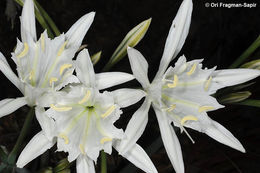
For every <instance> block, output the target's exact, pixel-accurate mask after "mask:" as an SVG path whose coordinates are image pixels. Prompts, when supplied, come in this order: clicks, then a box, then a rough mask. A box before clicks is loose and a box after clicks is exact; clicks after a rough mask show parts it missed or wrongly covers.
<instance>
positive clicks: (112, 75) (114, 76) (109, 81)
mask: <svg viewBox="0 0 260 173" xmlns="http://www.w3.org/2000/svg"><path fill="white" fill-rule="evenodd" d="M95 77H96V86H97V88H98V89H99V90H102V89H106V88H109V87H113V86H115V85H119V84H122V83H125V82H128V81H130V80H133V79H134V76H133V75H131V74H128V73H123V72H104V73H98V74H96V76H95Z"/></svg>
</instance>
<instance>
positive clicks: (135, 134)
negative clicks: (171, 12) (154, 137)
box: [119, 0, 260, 173]
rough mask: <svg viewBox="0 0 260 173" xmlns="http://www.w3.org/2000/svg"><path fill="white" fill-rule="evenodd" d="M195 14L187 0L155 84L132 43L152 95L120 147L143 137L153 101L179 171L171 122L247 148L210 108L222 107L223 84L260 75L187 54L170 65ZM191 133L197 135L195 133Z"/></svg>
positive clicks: (137, 72) (132, 57) (134, 61)
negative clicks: (205, 65) (204, 62)
mask: <svg viewBox="0 0 260 173" xmlns="http://www.w3.org/2000/svg"><path fill="white" fill-rule="evenodd" d="M191 13H192V1H191V0H184V1H183V3H182V5H181V7H180V9H179V10H178V13H177V15H176V17H175V19H174V20H173V22H172V26H171V28H170V31H169V34H168V37H167V40H166V43H165V48H164V52H163V56H162V59H161V62H160V66H159V70H158V72H157V74H156V76H155V78H154V79H153V81H152V82H151V83H150V82H149V79H148V76H147V72H148V63H147V61H146V60H145V58H144V57H143V56H142V54H141V53H140V52H139V51H137V50H135V49H134V48H128V56H129V61H130V64H131V68H132V71H133V74H134V76H135V77H136V79H137V80H138V81H139V82H140V84H141V85H142V87H143V89H144V91H146V93H147V97H146V99H145V101H144V103H143V104H142V106H141V107H140V108H139V109H138V110H137V111H136V112H135V113H134V115H133V117H132V118H131V120H130V122H129V124H128V126H127V128H126V131H125V133H126V136H127V138H126V139H125V140H123V141H122V142H121V144H120V146H119V152H120V153H124V152H127V151H128V150H129V149H131V147H132V146H133V144H134V143H135V142H136V141H137V140H138V139H139V137H140V136H141V135H142V133H143V131H144V129H145V127H146V124H147V121H148V111H149V108H150V105H151V104H152V107H153V108H154V110H155V113H156V117H157V119H158V123H159V127H160V132H161V136H162V140H163V143H164V146H165V149H166V152H167V154H168V157H169V159H170V161H171V163H172V165H173V167H174V169H175V171H176V172H178V173H183V172H184V164H183V158H182V152H181V146H180V143H179V140H178V138H177V136H176V134H175V131H174V130H173V127H172V123H173V124H174V125H175V126H178V127H180V129H181V131H184V132H185V133H186V134H187V135H188V136H189V134H188V133H187V131H186V130H185V127H188V128H192V129H194V130H197V131H199V132H203V133H206V134H207V135H208V136H210V137H212V138H214V139H215V140H217V141H219V142H221V143H223V144H225V145H228V146H230V147H232V148H235V149H237V150H239V151H241V152H245V149H244V148H243V146H242V145H241V144H240V142H239V141H238V140H237V139H236V138H235V137H234V136H233V135H232V134H231V133H230V132H229V131H228V130H227V129H226V128H224V127H223V126H222V125H220V124H219V123H217V122H216V121H214V120H212V119H211V118H209V117H208V116H207V112H208V111H212V110H216V109H219V108H222V107H223V106H222V105H220V104H219V103H218V102H217V101H216V99H215V98H214V97H212V96H210V95H211V94H213V93H215V92H216V91H217V90H218V89H220V88H223V87H226V86H232V85H236V84H240V83H243V82H246V81H248V80H251V79H254V78H256V77H257V76H259V75H260V72H259V71H258V70H251V69H231V70H215V68H212V69H207V68H205V69H203V68H202V64H201V62H202V60H193V61H189V62H186V58H185V57H184V56H182V57H180V58H179V59H178V61H177V62H176V63H175V67H169V68H168V70H166V69H167V67H168V65H169V63H170V62H171V61H172V59H174V58H175V57H176V56H177V54H178V53H179V51H180V50H181V47H182V46H183V44H184V42H185V39H186V37H187V35H188V31H189V26H190V21H191ZM189 138H190V139H191V140H192V138H191V137H190V136H189ZM192 141H193V140H192Z"/></svg>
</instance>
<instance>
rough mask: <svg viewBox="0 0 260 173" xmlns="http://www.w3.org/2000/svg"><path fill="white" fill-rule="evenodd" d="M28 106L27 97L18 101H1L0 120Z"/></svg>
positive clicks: (17, 99)
mask: <svg viewBox="0 0 260 173" xmlns="http://www.w3.org/2000/svg"><path fill="white" fill-rule="evenodd" d="M26 104H27V101H26V98H25V97H18V98H16V99H4V100H1V101H0V118H1V117H3V116H5V115H8V114H10V113H12V112H14V111H16V110H17V109H19V108H20V107H22V106H24V105H26Z"/></svg>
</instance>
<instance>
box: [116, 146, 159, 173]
mask: <svg viewBox="0 0 260 173" xmlns="http://www.w3.org/2000/svg"><path fill="white" fill-rule="evenodd" d="M114 147H115V149H116V150H117V151H118V150H119V148H118V147H116V146H114ZM122 156H123V157H125V158H126V159H127V160H129V161H130V162H132V163H133V164H134V165H135V166H136V167H138V168H140V169H142V170H143V171H144V172H147V173H156V172H157V170H156V168H155V166H154V165H153V162H152V161H151V159H150V158H149V157H148V155H147V154H146V152H145V151H144V150H143V149H142V147H140V146H139V145H138V144H135V145H134V146H133V147H132V148H131V149H130V150H129V151H128V152H127V153H125V154H123V155H122Z"/></svg>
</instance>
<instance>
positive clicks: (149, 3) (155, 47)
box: [0, 0, 260, 173]
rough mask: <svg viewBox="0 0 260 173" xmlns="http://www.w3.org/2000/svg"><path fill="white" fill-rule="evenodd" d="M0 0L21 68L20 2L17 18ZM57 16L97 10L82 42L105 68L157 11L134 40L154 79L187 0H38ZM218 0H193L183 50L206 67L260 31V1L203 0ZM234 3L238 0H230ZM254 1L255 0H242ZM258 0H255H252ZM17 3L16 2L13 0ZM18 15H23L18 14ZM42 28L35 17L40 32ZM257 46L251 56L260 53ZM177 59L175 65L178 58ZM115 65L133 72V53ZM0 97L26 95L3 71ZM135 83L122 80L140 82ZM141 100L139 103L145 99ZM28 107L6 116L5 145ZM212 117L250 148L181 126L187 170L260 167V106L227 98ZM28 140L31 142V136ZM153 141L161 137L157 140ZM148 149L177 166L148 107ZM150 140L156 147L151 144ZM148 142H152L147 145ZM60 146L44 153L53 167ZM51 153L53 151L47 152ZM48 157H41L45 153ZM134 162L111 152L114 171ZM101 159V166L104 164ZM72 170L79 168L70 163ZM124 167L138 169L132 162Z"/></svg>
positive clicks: (3, 25) (6, 49)
mask: <svg viewBox="0 0 260 173" xmlns="http://www.w3.org/2000/svg"><path fill="white" fill-rule="evenodd" d="M7 1H9V3H10V1H12V0H6V1H5V0H1V1H0V51H1V52H2V53H3V54H4V55H5V56H6V58H7V59H8V62H9V63H10V64H11V66H12V67H13V69H15V66H14V63H13V62H12V60H11V59H10V56H11V55H10V53H11V52H12V50H13V48H14V46H15V45H16V37H18V38H20V23H19V16H20V14H21V8H18V7H19V6H18V5H15V6H12V7H14V9H13V11H11V12H10V14H13V22H11V20H7V16H6V14H5V10H6V2H7ZM38 2H39V3H40V4H41V5H42V6H43V8H44V9H45V10H46V11H47V12H48V14H49V15H50V16H51V17H52V19H53V20H54V21H55V23H56V25H57V26H58V28H59V29H60V31H62V32H66V31H67V30H68V29H69V27H70V26H71V25H72V24H73V23H74V22H76V20H77V19H79V18H80V17H81V16H82V15H84V14H86V13H88V12H90V11H96V16H95V20H94V22H93V24H92V26H91V28H90V30H89V31H88V33H87V35H86V37H85V39H84V41H83V44H88V49H89V52H90V54H94V53H96V52H98V51H100V50H102V58H101V61H100V62H99V63H98V64H97V65H96V66H95V70H96V72H100V70H101V69H102V68H103V66H104V64H105V63H106V62H107V61H108V59H109V57H110V56H111V55H112V53H113V51H114V50H115V49H116V47H117V46H118V45H119V43H120V42H121V40H122V39H123V38H124V36H125V35H126V34H127V32H128V31H129V30H131V28H133V27H134V26H136V25H137V24H139V23H140V22H142V21H143V20H146V19H148V18H150V17H152V23H151V25H150V28H149V30H148V32H147V34H146V36H145V37H144V39H143V40H142V41H141V42H140V43H139V44H138V45H137V46H136V48H137V49H138V50H140V51H141V52H142V54H143V55H144V56H145V57H146V59H147V61H148V63H149V78H150V79H152V78H153V77H154V75H155V73H156V71H157V69H158V67H159V62H160V58H161V55H162V52H163V47H164V43H165V40H166V37H167V34H168V30H169V28H170V25H171V22H172V20H173V19H174V17H175V15H176V12H177V10H178V8H179V6H180V4H181V2H182V1H181V0H161V1H158V0H74V1H72V0H39V1H38ZM206 2H209V3H212V2H220V1H195V0H194V7H193V14H192V22H191V27H190V32H189V35H188V37H187V39H186V42H185V45H184V47H183V49H182V51H181V52H180V54H179V55H182V54H185V55H186V57H187V59H188V60H192V59H200V58H204V65H205V66H207V67H213V66H215V65H217V66H218V69H223V68H228V66H229V65H230V64H231V63H232V62H233V61H234V60H235V59H236V58H237V57H238V56H239V55H241V53H242V52H243V51H244V50H245V49H246V48H247V47H248V46H249V45H250V44H251V43H252V42H253V41H254V40H255V39H256V38H257V37H258V35H259V31H260V23H259V17H260V3H259V4H257V7H256V8H230V9H228V8H211V7H209V8H206V7H205V3H206ZM225 2H226V3H228V2H233V3H234V2H236V3H238V2H239V1H235V0H234V1H225ZM241 2H243V3H244V2H249V1H241ZM253 2H254V3H257V0H255V1H253ZM14 4H15V3H14ZM15 14H17V15H15ZM12 23H13V24H12ZM42 31H43V29H42V28H41V26H40V25H39V24H38V23H37V33H38V36H39V35H40V33H41V32H42ZM258 58H259V52H256V53H255V54H253V55H252V56H251V57H250V59H258ZM174 62H175V61H173V63H172V64H174ZM112 71H124V72H129V73H131V69H130V65H129V62H128V60H127V58H125V59H123V60H122V61H121V62H120V63H118V64H117V65H116V66H115V67H114V68H113V69H112ZM0 80H1V82H0V89H1V90H0V92H1V94H0V99H4V98H14V97H18V96H21V94H20V93H19V92H18V90H17V89H16V88H15V87H14V86H13V85H12V83H11V82H9V81H8V79H6V78H5V76H4V75H3V74H0ZM138 85H139V84H138V83H137V82H132V83H128V84H126V85H123V86H131V87H132V86H138ZM247 89H248V90H250V91H252V92H253V96H251V98H258V99H259V83H258V84H255V85H254V86H251V87H249V88H247ZM140 104H141V102H140V103H139V105H140ZM139 105H138V104H137V105H134V106H131V107H129V108H127V109H125V110H124V111H125V112H126V113H125V114H124V115H123V116H122V118H121V119H120V120H119V121H118V122H117V126H121V127H122V126H125V124H126V122H127V121H128V120H129V119H130V117H131V114H132V113H133V112H134V111H135V110H136V109H137V108H138V107H139ZM27 110H28V108H27V107H23V108H21V109H19V110H18V111H16V112H14V113H12V114H11V115H9V116H6V117H4V118H1V120H0V145H4V146H6V147H7V149H8V150H9V151H10V150H11V149H12V147H13V145H14V143H15V141H16V139H17V137H18V135H19V129H20V128H21V127H22V124H23V121H24V115H25V112H26V111H27ZM209 116H210V117H211V118H212V119H214V120H216V121H218V122H219V123H221V124H222V125H223V126H225V127H226V128H227V129H229V130H230V131H231V132H232V133H233V134H234V136H236V137H237V138H238V139H239V140H240V142H241V143H242V144H243V145H244V147H245V149H246V151H247V153H246V154H243V153H240V152H238V151H236V150H234V149H231V148H229V147H227V146H225V145H222V144H219V143H218V142H216V141H214V140H213V139H211V138H209V137H207V136H206V135H204V134H201V133H198V132H195V131H192V130H189V129H188V132H189V133H190V134H191V136H192V137H193V139H194V140H195V142H196V143H195V144H192V143H191V142H190V141H189V139H188V137H187V136H186V135H185V134H180V133H179V130H177V135H178V137H179V140H180V143H181V145H182V151H183V157H184V163H185V170H186V172H187V173H200V172H201V173H204V172H205V173H220V172H224V173H240V172H243V173H257V172H259V169H260V149H259V146H260V137H259V135H260V126H259V122H260V121H259V120H260V114H259V108H258V109H257V108H254V107H247V106H238V105H226V108H225V109H221V110H218V111H214V112H210V113H209ZM32 129H33V130H32V131H31V132H30V134H29V135H28V138H27V141H29V140H30V138H31V137H32V136H33V135H34V134H36V133H37V132H38V131H39V130H40V128H39V125H38V124H37V121H36V120H34V123H33V128H32ZM27 141H25V144H26V142H27ZM154 141H155V142H154ZM138 143H139V144H141V145H142V146H143V147H144V148H146V149H147V150H148V153H149V155H150V156H151V159H152V160H153V162H154V163H155V165H156V167H157V169H158V172H160V173H166V172H173V168H172V166H171V164H170V162H169V159H168V157H167V155H166V152H165V150H164V148H163V145H162V143H161V140H160V134H159V129H158V124H157V121H156V118H155V115H154V112H153V110H150V114H149V122H148V126H147V128H146V131H145V133H144V134H143V136H142V138H141V139H140V140H139V141H138ZM150 145H152V147H151V146H150ZM149 146H150V147H149ZM54 151H55V149H52V150H51V152H48V153H47V154H45V155H47V156H46V157H47V158H48V157H49V158H50V160H49V161H48V162H47V163H45V165H44V166H54V165H55V164H56V162H58V161H59V160H60V159H61V158H62V157H63V156H64V154H57V153H56V154H53V153H54ZM48 155H49V156H48ZM40 159H42V157H41V158H40ZM40 159H36V160H35V161H33V162H31V164H29V165H28V166H27V168H28V169H29V170H32V172H36V170H38V169H39V167H40V166H39V165H40V164H39V162H40V161H39V160H40ZM127 165H128V162H127V161H126V160H123V159H122V157H119V156H117V154H116V152H113V155H112V156H109V157H108V172H119V171H120V170H122V169H123V168H126V166H127ZM98 167H99V162H98V165H97V170H98V171H99V168H98ZM72 170H73V169H72ZM125 170H126V172H136V170H133V169H132V168H128V167H127V169H125Z"/></svg>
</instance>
